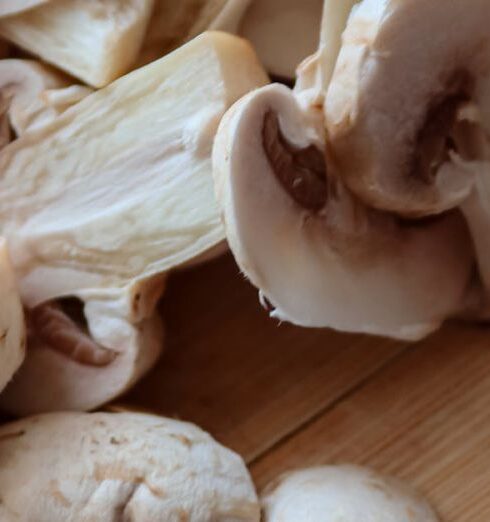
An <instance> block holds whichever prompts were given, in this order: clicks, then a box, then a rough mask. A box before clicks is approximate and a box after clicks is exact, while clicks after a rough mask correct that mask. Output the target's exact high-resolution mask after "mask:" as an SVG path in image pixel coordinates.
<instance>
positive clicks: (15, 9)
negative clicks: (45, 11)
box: [0, 0, 50, 16]
mask: <svg viewBox="0 0 490 522" xmlns="http://www.w3.org/2000/svg"><path fill="white" fill-rule="evenodd" d="M49 1H50V0H0V16H11V15H15V14H18V13H22V12H23V11H28V10H29V9H32V8H34V7H37V6H39V5H43V4H46V3H47V2H49Z"/></svg>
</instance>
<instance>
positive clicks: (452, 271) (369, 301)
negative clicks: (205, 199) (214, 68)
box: [213, 85, 473, 340]
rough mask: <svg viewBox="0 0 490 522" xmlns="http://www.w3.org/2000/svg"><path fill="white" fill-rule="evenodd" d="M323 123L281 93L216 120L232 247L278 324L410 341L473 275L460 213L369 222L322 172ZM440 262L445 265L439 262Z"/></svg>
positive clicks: (445, 312) (449, 306) (220, 191)
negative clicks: (428, 218)
mask: <svg viewBox="0 0 490 522" xmlns="http://www.w3.org/2000/svg"><path fill="white" fill-rule="evenodd" d="M325 147H326V146H325V137H324V134H323V119H322V116H321V111H314V110H312V111H306V110H302V109H301V108H300V105H299V104H298V101H297V99H296V97H295V96H294V95H293V93H292V92H291V91H290V90H288V89H287V88H286V87H284V86H280V85H270V86H266V87H264V88H261V89H259V90H256V91H254V92H252V93H250V94H248V95H247V96H245V97H244V98H243V99H242V100H240V101H239V102H238V103H237V104H235V105H234V106H233V107H232V108H231V109H230V110H229V111H228V112H227V114H226V115H225V117H224V118H223V120H222V123H221V126H220V129H219V132H218V135H217V138H216V141H215V148H214V157H213V160H214V174H215V178H216V187H217V195H218V199H219V200H220V202H221V205H222V209H223V214H224V221H225V225H226V230H227V237H228V241H229V244H230V247H231V249H232V251H233V253H234V255H235V258H236V259H237V261H238V264H239V265H240V267H241V269H242V270H243V272H244V273H245V274H246V275H247V276H248V278H250V280H251V281H252V283H253V284H254V285H255V286H257V287H258V288H259V289H260V291H261V294H262V295H263V297H265V300H266V301H267V302H268V304H269V305H270V307H271V308H272V313H271V315H272V316H273V317H276V318H278V319H280V320H287V321H290V322H292V323H295V324H299V325H304V326H313V327H332V328H336V329H339V330H346V331H355V332H365V333H370V334H381V335H386V336H391V337H396V338H400V339H408V340H414V339H418V338H420V337H422V336H424V335H427V334H428V333H429V332H431V331H432V330H434V329H436V328H437V327H438V326H439V325H440V324H441V322H442V321H443V320H444V319H445V318H446V317H447V316H449V315H451V314H453V313H454V312H455V311H456V310H458V308H459V307H460V306H461V302H462V299H463V296H464V294H465V291H466V288H467V285H468V282H469V279H470V274H471V271H472V267H473V252H472V248H471V244H470V239H469V236H468V233H467V229H466V226H465V224H464V222H463V219H462V217H461V216H460V215H459V214H458V213H448V214H447V215H443V216H440V217H438V218H434V219H432V220H428V221H426V222H409V221H402V220H399V219H398V218H397V217H395V216H392V215H389V214H386V213H382V212H378V211H374V210H370V209H368V208H367V207H366V206H364V205H363V204H362V203H361V202H360V201H359V200H357V199H356V198H355V197H353V196H352V195H351V194H350V193H349V192H348V190H346V188H345V187H344V186H343V184H342V182H341V180H340V179H338V178H337V177H336V176H335V171H334V170H333V169H331V168H330V164H331V158H330V155H329V150H328V147H327V149H326V150H325ZM441 260H444V261H443V262H441Z"/></svg>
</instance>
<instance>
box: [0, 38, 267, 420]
mask: <svg viewBox="0 0 490 522" xmlns="http://www.w3.org/2000/svg"><path fill="white" fill-rule="evenodd" d="M266 82H267V76H266V75H265V73H264V71H263V69H262V67H261V66H260V64H259V63H258V60H257V58H256V55H255V54H254V52H253V50H252V48H251V47H250V45H249V44H248V43H247V42H245V41H244V40H242V39H240V38H237V37H234V36H231V35H226V34H224V33H205V34H203V35H201V36H200V37H198V38H196V39H195V40H193V41H192V42H190V43H189V44H187V45H186V46H184V47H182V48H180V49H179V50H177V51H175V52H174V53H172V54H170V55H168V56H167V57H165V58H164V59H162V60H159V61H157V62H155V63H153V64H151V65H149V66H147V67H144V68H142V69H139V70H137V71H134V72H132V73H130V74H128V75H127V76H125V77H123V78H121V79H120V80H119V81H117V82H115V83H114V84H112V85H110V86H109V87H107V88H106V89H102V90H100V91H97V92H95V93H93V94H91V95H90V96H87V97H86V98H85V99H84V100H82V101H81V102H80V103H78V104H76V105H75V106H73V107H71V108H70V109H69V110H67V111H65V112H64V113H63V114H61V115H60V116H59V117H58V118H56V120H55V121H53V122H52V123H50V124H46V125H43V126H41V127H38V128H37V129H35V130H33V131H28V132H26V133H24V134H23V136H21V137H20V138H19V139H18V140H16V141H14V142H13V143H11V144H9V145H8V146H7V147H5V148H4V149H3V150H2V151H1V152H0V172H1V173H2V176H1V177H0V230H1V231H3V232H5V235H6V236H7V238H8V239H9V241H11V251H12V259H13V262H14V266H15V269H16V272H17V275H18V279H19V286H20V290H21V295H22V298H23V301H24V303H25V305H26V306H27V307H28V308H30V309H31V310H33V312H31V322H30V326H31V329H33V332H34V334H33V337H36V340H35V341H34V342H33V344H32V346H33V349H32V350H28V357H27V361H26V363H25V365H24V366H23V368H22V369H21V371H20V372H19V373H18V375H17V376H16V378H15V380H14V381H13V382H12V384H11V385H10V386H9V388H8V389H7V390H6V392H5V394H3V395H2V397H0V402H1V404H2V406H4V407H6V408H7V409H8V410H11V411H14V412H17V413H23V414H26V413H31V412H39V411H46V410H52V409H60V408H64V409H72V408H75V409H92V408H95V407H96V406H98V405H99V404H101V403H102V402H106V401H108V400H110V399H111V398H113V397H114V396H116V395H118V394H120V393H122V392H123V391H125V390H126V389H127V388H128V387H129V386H130V385H131V384H133V383H134V382H135V381H136V379H138V378H139V377H140V376H141V375H142V374H143V373H144V372H145V371H146V370H147V369H148V368H149V367H150V366H151V365H152V364H153V362H154V361H155V358H156V357H157V355H158V352H159V351H160V349H161V346H162V338H161V326H160V324H159V320H158V318H157V317H156V315H155V306H156V303H157V301H158V299H159V297H160V296H161V294H162V292H163V284H164V275H165V273H167V272H168V271H169V270H171V269H173V268H176V267H179V266H182V265H186V264H188V263H189V262H192V261H193V260H195V259H197V258H199V257H200V256H203V255H208V253H209V252H210V251H212V250H213V249H215V248H216V247H217V246H219V245H220V244H221V243H222V242H223V240H224V238H225V234H224V229H223V227H222V224H221V221H220V215H219V209H218V206H217V204H216V201H215V197H214V188H213V180H212V166H211V150H212V143H213V140H214V136H215V133H216V130H217V127H218V124H219V121H220V119H221V117H222V115H223V114H224V112H225V111H226V109H227V108H228V107H229V106H230V105H231V104H232V103H233V102H234V101H236V100H237V99H238V98H240V97H241V96H242V95H243V94H245V93H246V92H248V91H250V90H251V89H253V88H255V87H257V86H259V85H263V84H264V83H266ZM33 187H35V190H33ZM66 298H71V299H68V300H67V299H66ZM72 298H76V299H75V301H74V300H73V299H72ZM59 299H62V301H59ZM73 305H75V306H73ZM39 306H48V308H47V309H39V308H38V307H39ZM67 316H68V317H67ZM42 325H45V327H44V328H40V327H42ZM46 329H48V331H46ZM87 363H88V364H87Z"/></svg>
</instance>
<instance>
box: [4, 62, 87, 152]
mask: <svg viewBox="0 0 490 522" xmlns="http://www.w3.org/2000/svg"><path fill="white" fill-rule="evenodd" d="M91 92H92V90H91V89H90V88H88V87H85V86H82V85H72V82H71V81H70V80H69V79H68V78H66V77H65V76H64V75H62V74H60V73H59V72H57V71H55V70H54V69H52V68H51V67H49V66H46V65H43V64H41V63H39V62H35V61H32V60H16V59H8V60H0V99H1V101H2V109H3V114H4V117H5V118H6V120H5V121H4V122H2V128H3V129H5V132H4V133H3V135H2V143H3V144H6V143H8V142H9V141H10V135H9V134H10V133H9V132H7V131H8V129H9V127H10V126H11V127H12V129H13V130H14V132H15V134H16V135H17V136H20V135H22V134H23V133H24V132H25V131H26V130H28V129H34V128H35V127H36V126H39V125H44V124H46V123H49V122H50V121H53V120H54V119H56V118H57V117H58V116H59V115H60V114H61V113H62V112H64V111H65V110H66V109H67V108H68V107H70V106H71V105H74V104H75V103H77V102H78V101H80V100H81V99H83V98H84V97H85V96H87V95H88V94H90V93H91Z"/></svg>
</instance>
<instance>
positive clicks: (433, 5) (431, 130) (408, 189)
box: [325, 0, 490, 216]
mask: <svg viewBox="0 0 490 522" xmlns="http://www.w3.org/2000/svg"><path fill="white" fill-rule="evenodd" d="M489 17H490V3H489V2H488V1H487V0H456V1H453V2H446V1H444V0H434V1H430V2H427V1H425V0H382V1H380V0H364V1H363V2H361V3H360V4H359V6H358V7H357V8H355V9H354V11H353V13H352V15H351V17H350V19H349V22H348V25H347V28H346V31H345V33H344V35H343V46H342V49H341V52H340V56H339V58H338V61H337V65H336V69H335V72H334V75H333V78H332V82H331V84H330V87H329V90H328V93H327V97H326V103H325V115H326V124H327V130H328V134H329V139H330V145H331V148H332V151H333V153H332V156H333V161H334V166H335V170H336V172H337V173H338V175H340V176H341V177H342V179H343V180H344V181H345V183H347V185H348V186H349V188H350V189H351V190H353V191H354V192H355V193H356V194H358V195H359V196H360V197H361V198H362V199H363V200H364V201H365V202H366V203H367V204H369V205H373V206H376V207H377V208H380V209H383V210H390V211H394V212H397V213H400V214H405V215H409V216H420V215H429V214H435V213H439V212H442V211H444V210H446V209H448V208H453V207H454V206H456V205H458V204H459V203H460V202H461V201H463V200H464V199H465V198H466V197H467V196H468V194H469V193H470V192H471V190H472V186H473V182H474V169H472V168H471V167H469V166H468V165H466V164H465V163H464V162H462V161H461V151H460V150H458V147H457V146H456V144H455V143H454V142H453V140H452V138H451V135H452V133H453V132H454V126H455V123H456V121H457V114H458V111H459V110H460V109H461V107H462V106H463V105H465V104H466V103H468V101H472V102H473V103H474V104H475V105H476V107H477V108H478V110H479V111H480V112H481V115H482V125H483V128H484V129H485V131H486V132H488V131H489V129H490V96H489V95H488V92H489V89H490V74H489V70H490V69H489V67H490V33H489V31H488V27H487V25H488V24H487V20H488V19H489Z"/></svg>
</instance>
